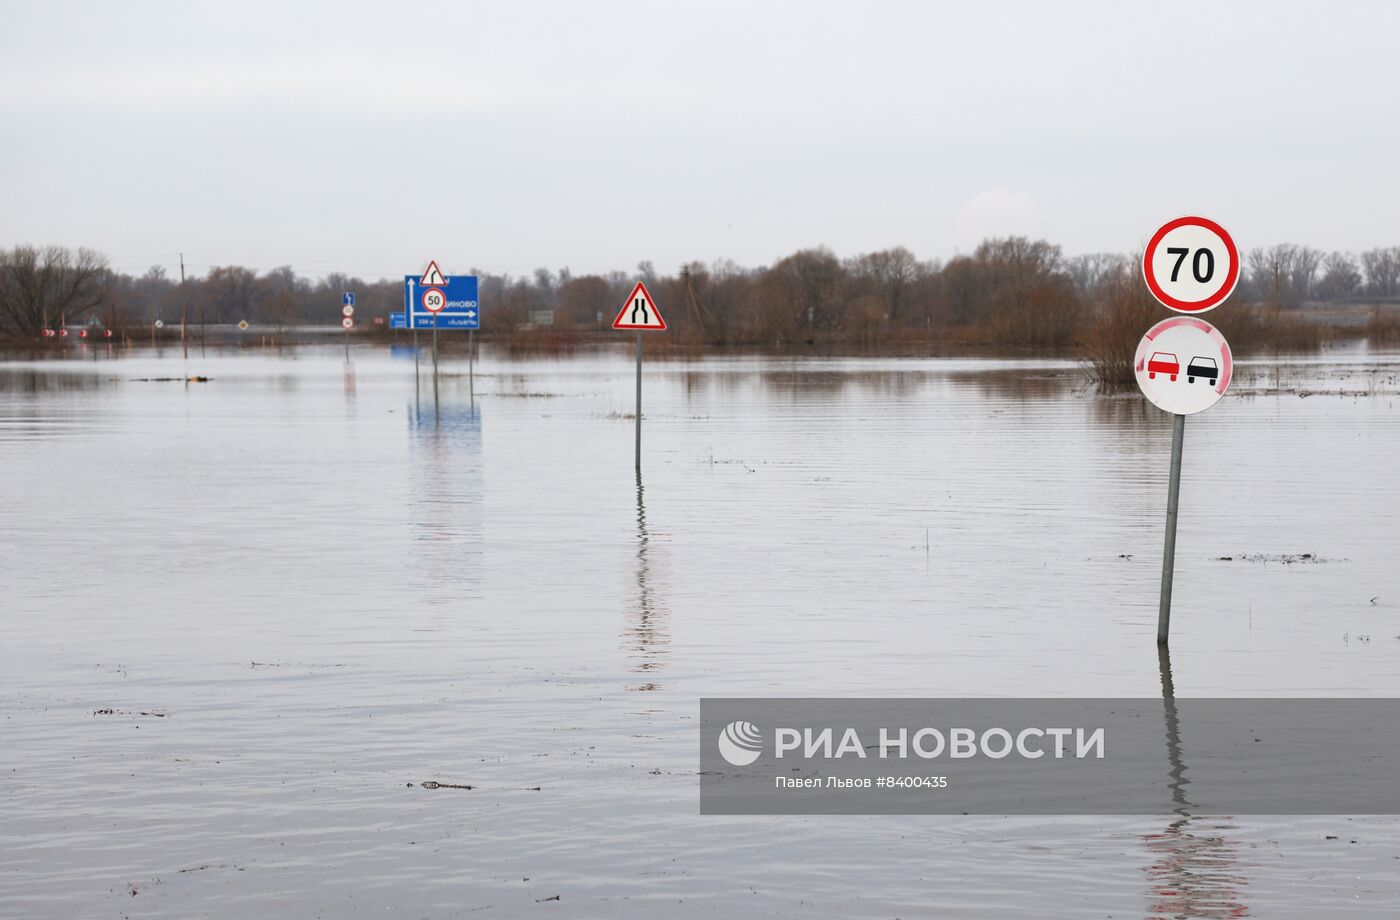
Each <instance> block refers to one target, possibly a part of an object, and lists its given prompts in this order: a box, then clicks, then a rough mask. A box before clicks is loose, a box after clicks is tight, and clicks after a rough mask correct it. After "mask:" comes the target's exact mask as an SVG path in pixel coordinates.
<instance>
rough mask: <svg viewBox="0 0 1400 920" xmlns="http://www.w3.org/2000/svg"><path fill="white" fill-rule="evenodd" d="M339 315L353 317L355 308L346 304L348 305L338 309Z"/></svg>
mask: <svg viewBox="0 0 1400 920" xmlns="http://www.w3.org/2000/svg"><path fill="white" fill-rule="evenodd" d="M340 315H341V316H354V315H355V307H354V306H353V305H352V304H348V303H347V304H346V305H345V306H343V307H341V308H340Z"/></svg>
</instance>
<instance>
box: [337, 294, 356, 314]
mask: <svg viewBox="0 0 1400 920" xmlns="http://www.w3.org/2000/svg"><path fill="white" fill-rule="evenodd" d="M340 305H341V306H342V307H353V306H354V305H355V292H354V291H345V292H344V293H343V294H341V295H340ZM345 315H346V316H349V315H350V314H349V313H347V314H345Z"/></svg>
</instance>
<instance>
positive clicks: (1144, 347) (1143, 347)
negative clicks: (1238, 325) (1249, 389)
mask: <svg viewBox="0 0 1400 920" xmlns="http://www.w3.org/2000/svg"><path fill="white" fill-rule="evenodd" d="M1233 365H1234V361H1233V359H1232V357H1231V355H1230V343H1228V342H1226V341H1225V336H1223V335H1221V334H1220V331H1219V330H1218V329H1216V328H1215V327H1214V326H1212V325H1211V324H1210V323H1208V322H1206V321H1205V320H1203V319H1196V318H1194V317H1190V316H1173V317H1172V318H1171V319H1164V320H1162V321H1161V322H1160V323H1158V324H1157V325H1155V326H1153V327H1152V328H1151V329H1149V330H1147V335H1145V336H1143V337H1142V341H1141V342H1139V343H1138V348H1137V357H1136V358H1135V359H1134V361H1133V369H1134V370H1135V372H1136V373H1137V382H1138V386H1139V387H1141V388H1142V392H1143V394H1144V395H1145V396H1146V397H1147V398H1148V399H1149V400H1151V401H1152V404H1153V405H1154V406H1156V407H1157V408H1159V409H1162V410H1164V411H1167V412H1171V413H1172V414H1174V415H1194V414H1195V413H1197V412H1204V411H1205V410H1206V409H1209V408H1210V407H1211V406H1213V405H1215V403H1216V402H1217V401H1218V400H1219V399H1220V397H1221V396H1224V395H1225V391H1226V390H1227V389H1229V387H1230V372H1231V370H1232V369H1233Z"/></svg>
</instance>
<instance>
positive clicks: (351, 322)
mask: <svg viewBox="0 0 1400 920" xmlns="http://www.w3.org/2000/svg"><path fill="white" fill-rule="evenodd" d="M340 325H342V326H344V327H345V328H346V329H349V328H350V327H352V326H354V325H355V321H354V320H353V319H351V318H350V317H348V316H347V317H345V319H343V320H341V321H340Z"/></svg>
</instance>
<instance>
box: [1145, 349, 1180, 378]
mask: <svg viewBox="0 0 1400 920" xmlns="http://www.w3.org/2000/svg"><path fill="white" fill-rule="evenodd" d="M1179 373H1181V362H1180V361H1178V360H1177V357H1176V355H1174V354H1172V353H1171V352H1169V351H1154V352H1153V353H1152V357H1151V358H1149V359H1148V360H1147V379H1148V380H1156V379H1157V375H1158V374H1171V375H1172V379H1173V380H1175V379H1176V375H1177V374H1179Z"/></svg>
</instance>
